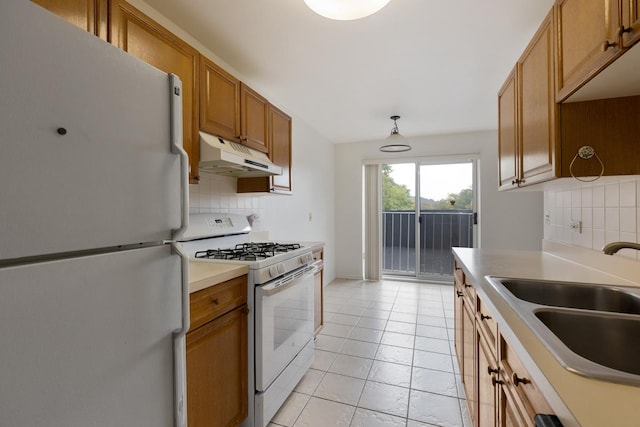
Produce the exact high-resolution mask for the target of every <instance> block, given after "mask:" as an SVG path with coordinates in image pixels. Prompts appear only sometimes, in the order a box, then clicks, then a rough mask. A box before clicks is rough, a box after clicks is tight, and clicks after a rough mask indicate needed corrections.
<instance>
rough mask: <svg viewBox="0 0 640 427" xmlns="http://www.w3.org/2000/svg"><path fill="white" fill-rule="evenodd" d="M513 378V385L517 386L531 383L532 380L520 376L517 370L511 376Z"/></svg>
mask: <svg viewBox="0 0 640 427" xmlns="http://www.w3.org/2000/svg"><path fill="white" fill-rule="evenodd" d="M511 379H512V380H513V385H514V386H516V387H518V384H529V383H530V382H531V381H529V380H528V379H527V378H520V377H519V376H518V374H516V373H515V372H514V373H513V375H512V376H511Z"/></svg>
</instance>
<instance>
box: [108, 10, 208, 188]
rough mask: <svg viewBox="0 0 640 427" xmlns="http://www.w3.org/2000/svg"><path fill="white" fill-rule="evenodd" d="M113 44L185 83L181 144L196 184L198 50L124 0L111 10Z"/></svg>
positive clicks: (192, 178) (198, 153)
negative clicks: (176, 76) (187, 156)
mask: <svg viewBox="0 0 640 427" xmlns="http://www.w3.org/2000/svg"><path fill="white" fill-rule="evenodd" d="M110 12H111V14H110V24H109V25H110V29H111V31H110V37H111V40H110V41H111V43H112V44H114V45H116V46H118V47H119V48H121V49H123V50H124V51H126V52H129V53H130V54H132V55H133V56H135V57H137V58H140V59H141V60H143V61H144V62H146V63H148V64H151V65H153V66H154V67H156V68H158V69H160V70H162V71H164V72H165V73H174V74H176V75H178V77H180V80H182V99H183V104H182V119H183V121H182V131H183V135H182V137H183V140H182V144H183V146H184V149H185V151H186V152H187V154H188V155H189V165H190V172H189V179H190V181H191V182H192V183H196V182H197V181H198V179H199V177H198V163H199V162H200V144H199V138H198V87H197V86H196V85H197V82H198V71H199V70H198V60H199V54H198V51H197V50H195V49H194V48H192V47H191V46H189V45H188V44H187V43H185V42H184V41H182V40H180V39H179V38H178V37H176V36H175V35H173V34H172V33H170V32H169V31H167V30H166V29H165V28H163V27H162V26H160V25H159V24H158V23H156V22H155V21H153V20H152V19H151V18H149V17H148V16H146V15H144V14H143V13H142V12H140V11H139V10H137V9H135V8H134V7H133V6H131V5H130V4H128V3H127V2H125V1H123V0H113V1H112V2H111V7H110Z"/></svg>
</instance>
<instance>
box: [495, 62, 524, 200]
mask: <svg viewBox="0 0 640 427" xmlns="http://www.w3.org/2000/svg"><path fill="white" fill-rule="evenodd" d="M516 75H517V67H516V68H514V69H513V70H512V71H511V73H510V74H509V77H508V78H507V81H506V82H505V83H504V85H503V86H502V88H501V89H500V92H498V163H499V173H500V177H499V179H500V190H505V189H509V188H513V187H516V186H517V184H518V171H519V160H518V154H519V153H518V115H517V114H518V104H517V102H518V86H517V85H516Z"/></svg>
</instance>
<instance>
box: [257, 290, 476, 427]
mask: <svg viewBox="0 0 640 427" xmlns="http://www.w3.org/2000/svg"><path fill="white" fill-rule="evenodd" d="M324 295H325V305H324V308H325V312H324V319H325V325H324V328H323V329H322V331H321V332H320V334H319V335H318V337H317V339H316V343H315V346H316V350H315V360H314V363H313V366H312V369H311V370H310V371H309V372H308V373H307V374H306V375H305V377H304V378H303V379H302V380H301V381H300V383H299V384H298V386H297V387H296V390H295V391H294V392H293V393H292V394H291V395H290V396H289V398H288V399H287V401H286V402H285V403H284V405H283V406H282V408H280V410H279V411H278V413H277V414H276V415H275V417H274V418H273V419H272V420H271V423H270V424H269V426H268V427H280V426H284V427H302V426H305V427H334V426H345V427H434V426H437V427H445V426H447V427H449V426H451V427H471V421H470V419H469V411H468V410H467V402H466V401H465V399H464V392H463V391H462V384H461V382H460V375H459V373H460V371H459V369H458V365H457V360H456V356H455V351H454V346H453V329H452V328H453V288H452V286H451V285H437V284H430V283H415V282H400V281H389V280H384V281H380V282H362V281H356V280H336V281H334V282H333V283H331V284H329V285H328V286H326V287H325V289H324Z"/></svg>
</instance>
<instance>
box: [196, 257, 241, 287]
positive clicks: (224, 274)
mask: <svg viewBox="0 0 640 427" xmlns="http://www.w3.org/2000/svg"><path fill="white" fill-rule="evenodd" d="M247 273H249V266H248V265H237V264H224V263H217V262H198V261H191V262H189V293H194V292H198V291H200V290H202V289H206V288H208V287H210V286H215V285H218V284H220V283H222V282H226V281H227V280H231V279H235V278H236V277H240V276H242V275H244V274H247Z"/></svg>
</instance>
